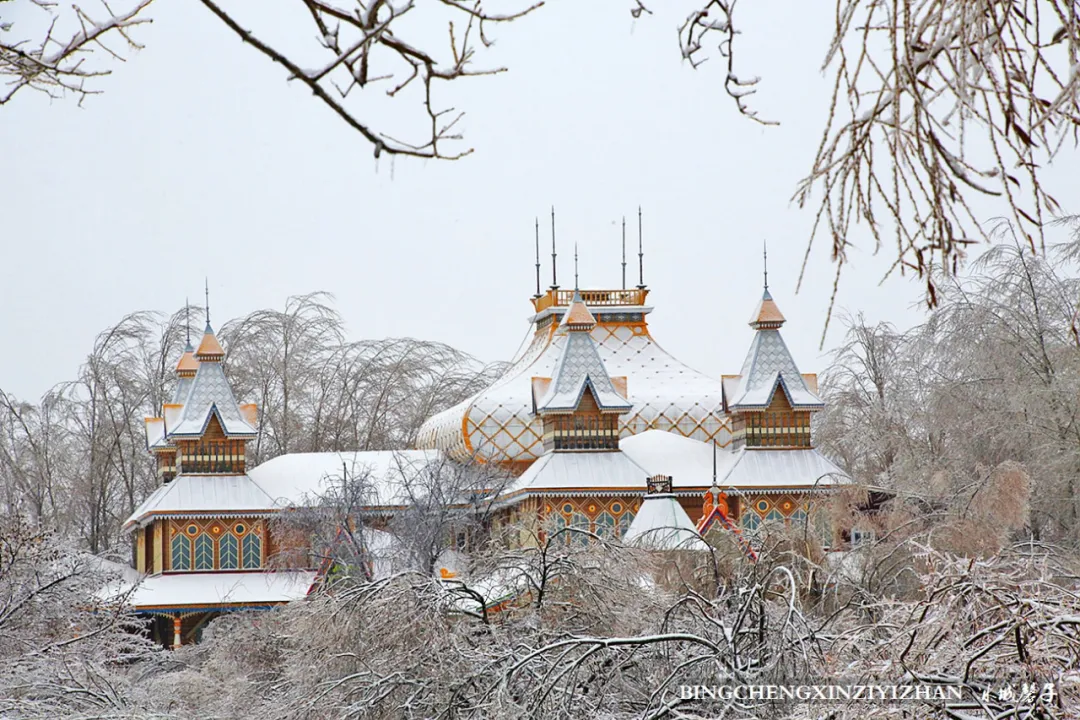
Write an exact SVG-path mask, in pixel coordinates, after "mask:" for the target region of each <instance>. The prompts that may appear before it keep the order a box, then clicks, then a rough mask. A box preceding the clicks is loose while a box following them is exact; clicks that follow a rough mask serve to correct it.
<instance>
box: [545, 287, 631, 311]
mask: <svg viewBox="0 0 1080 720" xmlns="http://www.w3.org/2000/svg"><path fill="white" fill-rule="evenodd" d="M579 292H580V293H581V299H582V300H584V301H585V304H586V305H589V306H592V307H618V306H626V307H632V306H633V307H639V306H641V305H644V304H645V297H646V296H647V295H648V294H649V291H648V289H647V288H630V289H627V290H581V291H579ZM573 299H574V291H573V290H548V291H547V292H546V293H544V294H543V295H541V296H540V297H538V298H533V307H534V308H536V312H540V311H542V310H546V309H548V308H550V307H567V306H569V305H570V301H571V300H573Z"/></svg>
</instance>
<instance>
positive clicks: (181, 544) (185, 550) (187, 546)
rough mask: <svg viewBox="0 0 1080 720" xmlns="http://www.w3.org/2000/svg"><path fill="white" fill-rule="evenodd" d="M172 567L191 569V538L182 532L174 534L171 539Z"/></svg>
mask: <svg viewBox="0 0 1080 720" xmlns="http://www.w3.org/2000/svg"><path fill="white" fill-rule="evenodd" d="M170 549H171V551H172V552H171V553H170V554H171V555H172V569H173V570H190V569H191V540H189V539H188V536H187V535H184V534H182V533H176V536H175V537H174V538H173V539H172V547H171V548H170Z"/></svg>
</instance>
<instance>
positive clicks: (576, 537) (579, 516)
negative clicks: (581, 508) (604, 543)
mask: <svg viewBox="0 0 1080 720" xmlns="http://www.w3.org/2000/svg"><path fill="white" fill-rule="evenodd" d="M570 527H572V528H576V529H578V530H583V531H584V532H590V528H589V516H588V515H586V514H584V513H579V512H575V513H572V514H571V515H570ZM571 542H573V543H574V544H575V545H585V544H587V543H588V542H589V536H588V535H583V534H582V533H571Z"/></svg>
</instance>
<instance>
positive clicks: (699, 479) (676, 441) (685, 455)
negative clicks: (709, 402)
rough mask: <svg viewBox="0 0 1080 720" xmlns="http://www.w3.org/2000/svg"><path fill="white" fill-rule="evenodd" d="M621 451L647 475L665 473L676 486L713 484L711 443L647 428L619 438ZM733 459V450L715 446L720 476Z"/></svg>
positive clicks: (717, 473) (718, 474) (727, 468)
mask: <svg viewBox="0 0 1080 720" xmlns="http://www.w3.org/2000/svg"><path fill="white" fill-rule="evenodd" d="M619 448H620V449H621V450H622V452H623V454H624V455H626V456H627V457H629V458H630V459H631V460H633V461H634V462H635V463H637V464H638V465H640V466H641V467H643V468H645V470H646V474H648V475H650V476H651V475H667V476H669V477H670V478H671V481H672V484H673V485H674V486H675V487H676V488H679V487H707V486H709V485H711V484H712V472H713V444H712V443H706V442H701V441H700V440H694V439H693V438H688V437H683V436H682V435H676V434H675V433H669V432H664V431H663V430H648V431H646V432H643V433H639V434H637V435H631V436H630V437H626V438H623V439H622V440H620V441H619ZM734 462H735V453H733V452H731V451H730V450H727V449H724V448H717V450H716V476H717V477H718V478H719V477H723V476H724V473H726V472H727V471H728V470H729V469H730V468H731V467H732V465H733V463H734Z"/></svg>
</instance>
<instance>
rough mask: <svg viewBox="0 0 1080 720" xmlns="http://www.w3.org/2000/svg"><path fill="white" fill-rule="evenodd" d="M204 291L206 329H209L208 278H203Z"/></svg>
mask: <svg viewBox="0 0 1080 720" xmlns="http://www.w3.org/2000/svg"><path fill="white" fill-rule="evenodd" d="M203 283H204V288H205V291H206V327H207V328H209V327H210V278H203Z"/></svg>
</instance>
